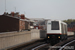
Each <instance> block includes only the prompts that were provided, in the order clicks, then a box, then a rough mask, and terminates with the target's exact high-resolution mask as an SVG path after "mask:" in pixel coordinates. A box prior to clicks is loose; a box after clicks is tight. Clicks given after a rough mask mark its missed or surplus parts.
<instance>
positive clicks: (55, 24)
mask: <svg viewBox="0 0 75 50" xmlns="http://www.w3.org/2000/svg"><path fill="white" fill-rule="evenodd" d="M51 30H59V22H58V21H52V22H51Z"/></svg>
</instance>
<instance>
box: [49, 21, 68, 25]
mask: <svg viewBox="0 0 75 50" xmlns="http://www.w3.org/2000/svg"><path fill="white" fill-rule="evenodd" d="M48 21H59V22H60V23H63V24H66V25H67V23H65V22H63V21H61V20H48Z"/></svg>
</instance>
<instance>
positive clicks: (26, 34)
mask: <svg viewBox="0 0 75 50" xmlns="http://www.w3.org/2000/svg"><path fill="white" fill-rule="evenodd" d="M42 33H43V36H40V35H41V34H42ZM45 34H46V32H45V31H44V30H36V29H34V30H31V31H22V32H6V33H1V34H0V50H1V49H2V50H3V49H9V48H13V47H16V46H18V45H20V44H23V43H26V42H29V41H32V40H35V39H36V40H38V39H41V37H42V38H43V37H45Z"/></svg>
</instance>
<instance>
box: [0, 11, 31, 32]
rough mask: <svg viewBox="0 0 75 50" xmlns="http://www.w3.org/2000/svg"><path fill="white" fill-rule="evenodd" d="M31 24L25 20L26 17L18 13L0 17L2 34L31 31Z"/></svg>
mask: <svg viewBox="0 0 75 50" xmlns="http://www.w3.org/2000/svg"><path fill="white" fill-rule="evenodd" d="M29 26H30V25H29V22H28V21H26V20H25V16H24V15H23V14H22V15H19V14H18V13H13V12H12V13H11V14H8V13H4V14H3V15H0V32H9V31H22V30H26V29H29Z"/></svg>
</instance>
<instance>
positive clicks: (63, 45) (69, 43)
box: [59, 40, 75, 50]
mask: <svg viewBox="0 0 75 50" xmlns="http://www.w3.org/2000/svg"><path fill="white" fill-rule="evenodd" d="M73 42H75V40H72V41H71V42H68V43H66V44H65V45H63V46H62V47H61V48H60V49H59V50H62V49H63V48H65V47H66V46H67V45H69V44H71V43H73Z"/></svg>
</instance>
